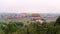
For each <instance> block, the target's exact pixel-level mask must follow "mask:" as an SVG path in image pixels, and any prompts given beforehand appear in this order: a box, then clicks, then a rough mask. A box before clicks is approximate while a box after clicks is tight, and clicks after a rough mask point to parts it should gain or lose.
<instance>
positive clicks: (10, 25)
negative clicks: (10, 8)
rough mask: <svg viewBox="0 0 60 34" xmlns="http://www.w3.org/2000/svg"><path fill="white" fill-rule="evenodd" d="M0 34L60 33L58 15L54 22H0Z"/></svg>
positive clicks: (59, 18)
mask: <svg viewBox="0 0 60 34" xmlns="http://www.w3.org/2000/svg"><path fill="white" fill-rule="evenodd" d="M0 34H60V16H59V17H58V18H57V20H56V22H51V23H47V22H43V23H42V24H41V23H40V22H38V21H22V22H15V21H6V22H0Z"/></svg>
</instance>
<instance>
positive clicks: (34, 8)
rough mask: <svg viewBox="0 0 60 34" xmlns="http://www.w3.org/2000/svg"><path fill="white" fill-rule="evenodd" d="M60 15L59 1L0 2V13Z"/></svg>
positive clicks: (11, 0) (10, 0)
mask: <svg viewBox="0 0 60 34" xmlns="http://www.w3.org/2000/svg"><path fill="white" fill-rule="evenodd" d="M1 12H6V13H23V12H26V13H33V12H37V13H38V12H39V13H60V0H0V13H1Z"/></svg>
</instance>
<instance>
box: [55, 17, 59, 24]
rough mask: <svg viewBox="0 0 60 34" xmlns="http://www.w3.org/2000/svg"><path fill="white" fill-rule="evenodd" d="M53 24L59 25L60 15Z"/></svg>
mask: <svg viewBox="0 0 60 34" xmlns="http://www.w3.org/2000/svg"><path fill="white" fill-rule="evenodd" d="M55 25H60V16H59V17H58V18H57V20H56V22H55Z"/></svg>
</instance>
